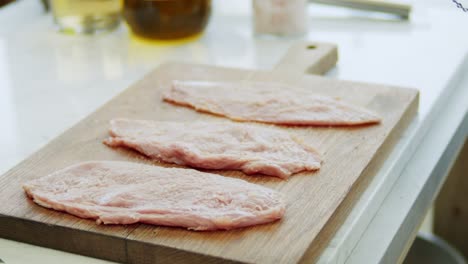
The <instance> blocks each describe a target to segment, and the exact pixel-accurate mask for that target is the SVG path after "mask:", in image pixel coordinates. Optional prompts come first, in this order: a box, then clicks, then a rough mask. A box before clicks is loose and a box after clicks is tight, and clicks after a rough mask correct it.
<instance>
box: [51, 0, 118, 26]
mask: <svg viewBox="0 0 468 264" xmlns="http://www.w3.org/2000/svg"><path fill="white" fill-rule="evenodd" d="M50 4H51V7H52V11H53V14H54V19H55V22H56V23H57V25H58V26H59V28H60V30H61V31H63V32H70V33H85V34H93V33H96V32H101V31H109V30H112V29H115V28H117V26H118V25H119V23H120V17H121V15H120V14H121V10H122V0H50Z"/></svg>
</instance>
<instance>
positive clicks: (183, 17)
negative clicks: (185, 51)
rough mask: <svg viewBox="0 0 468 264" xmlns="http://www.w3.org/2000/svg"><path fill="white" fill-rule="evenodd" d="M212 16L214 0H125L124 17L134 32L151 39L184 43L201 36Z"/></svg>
mask: <svg viewBox="0 0 468 264" xmlns="http://www.w3.org/2000/svg"><path fill="white" fill-rule="evenodd" d="M210 14H211V0H124V7H123V15H124V17H125V19H126V21H127V24H128V25H129V27H130V29H131V30H132V32H133V33H134V34H135V35H136V36H138V37H141V38H144V39H149V40H160V41H161V40H162V41H167V40H181V39H183V38H185V39H187V38H191V37H194V36H196V35H197V34H200V33H201V32H202V31H203V29H204V28H205V26H206V25H207V23H208V20H209V17H210Z"/></svg>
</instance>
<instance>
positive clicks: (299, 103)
mask: <svg viewBox="0 0 468 264" xmlns="http://www.w3.org/2000/svg"><path fill="white" fill-rule="evenodd" d="M163 100H165V101H167V102H171V103H174V104H178V105H184V106H188V107H191V108H194V109H195V110H197V111H200V112H208V113H212V114H216V115H220V116H225V117H227V118H230V119H232V120H236V121H255V122H262V123H270V124H279V125H319V126H352V125H363V124H374V123H379V122H380V121H381V119H380V117H379V116H378V115H377V114H375V113H373V112H371V111H369V110H367V109H365V108H362V107H358V106H353V105H350V104H347V103H344V102H341V101H339V100H336V99H333V98H331V97H326V96H320V95H313V94H309V93H300V92H297V91H293V89H291V88H290V87H288V86H287V85H280V84H274V83H262V82H251V83H243V84H239V83H227V82H226V83H224V82H195V81H193V82H186V81H174V82H173V83H172V86H171V88H170V90H169V91H167V92H166V93H165V94H164V95H163Z"/></svg>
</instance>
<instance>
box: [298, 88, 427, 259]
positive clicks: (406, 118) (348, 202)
mask: <svg viewBox="0 0 468 264" xmlns="http://www.w3.org/2000/svg"><path fill="white" fill-rule="evenodd" d="M418 108H419V92H418V93H417V94H416V96H415V97H414V98H413V101H412V102H411V104H410V105H409V106H408V108H407V109H406V111H405V113H404V114H403V116H402V118H401V119H400V121H399V122H398V123H397V125H396V126H395V127H394V128H393V129H392V131H391V132H390V134H389V136H388V137H387V139H386V140H385V141H384V142H383V143H382V145H381V146H380V147H379V149H378V150H377V152H378V153H380V156H379V157H378V158H374V159H372V160H371V162H369V164H368V165H367V166H366V168H365V169H364V171H363V172H362V174H361V176H360V177H359V179H358V180H357V181H356V182H354V184H353V186H352V187H351V188H350V190H349V191H348V194H346V196H345V199H343V201H342V202H341V204H340V205H339V206H338V208H337V209H336V210H335V212H334V213H333V215H332V216H331V217H330V219H329V220H328V222H327V223H326V224H325V226H324V227H323V228H322V230H321V231H320V233H319V234H318V235H317V237H327V238H328V240H327V241H323V243H312V244H311V246H310V247H309V249H308V250H307V251H306V252H305V254H304V255H303V256H302V258H301V260H300V263H315V262H316V261H317V260H318V258H319V257H320V253H322V252H323V250H324V249H325V248H326V246H327V245H328V244H329V242H330V240H331V239H332V237H333V236H334V235H335V234H336V232H337V231H338V229H339V228H340V225H339V223H343V221H344V220H345V219H346V218H347V216H348V215H349V214H350V212H351V210H352V208H353V207H354V205H355V204H356V202H357V201H358V200H359V198H360V196H361V194H362V192H363V191H364V190H365V189H366V188H367V187H368V186H369V183H370V182H371V181H372V179H373V177H374V175H375V174H376V173H377V172H378V170H379V169H380V168H381V167H382V165H383V163H384V162H385V160H386V159H387V158H388V156H389V155H390V153H391V150H392V149H393V147H394V143H396V142H397V141H398V140H399V139H400V137H401V136H402V135H403V133H404V132H405V131H406V128H407V127H408V126H409V125H410V124H411V122H412V121H413V119H414V117H415V116H416V115H417V113H418ZM352 190H354V191H352ZM324 233H326V234H327V235H326V236H323V234H324Z"/></svg>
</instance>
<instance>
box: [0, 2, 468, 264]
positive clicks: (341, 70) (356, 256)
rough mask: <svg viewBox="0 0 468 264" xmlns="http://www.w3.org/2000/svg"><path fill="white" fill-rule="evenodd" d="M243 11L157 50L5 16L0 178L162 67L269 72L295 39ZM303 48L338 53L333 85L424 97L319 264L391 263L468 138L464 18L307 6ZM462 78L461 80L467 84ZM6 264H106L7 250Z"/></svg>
mask: <svg viewBox="0 0 468 264" xmlns="http://www.w3.org/2000/svg"><path fill="white" fill-rule="evenodd" d="M249 6H250V3H249V1H247V0H242V1H240V0H238V1H221V0H218V1H215V12H214V15H213V17H212V20H211V23H210V25H209V27H208V29H207V31H206V33H205V34H204V35H203V36H202V37H201V38H200V39H198V40H197V41H194V42H190V43H186V44H180V45H176V46H174V45H172V46H171V45H150V44H147V43H142V42H139V41H137V40H135V39H132V38H129V36H128V31H127V29H126V28H125V27H121V28H120V29H119V30H118V31H116V32H112V33H110V34H105V35H100V36H95V37H85V36H68V35H62V34H58V33H57V32H56V31H55V30H54V27H53V23H52V21H51V17H50V16H49V15H47V14H44V13H43V12H42V11H41V8H40V6H39V1H31V0H30V1H20V2H18V3H16V4H12V5H10V6H8V7H7V8H4V9H0V25H2V26H1V27H0V118H1V120H2V121H3V122H2V125H1V129H0V146H1V147H0V160H1V162H0V174H2V173H4V172H6V171H7V170H8V169H10V168H12V167H13V166H14V165H15V164H17V163H18V162H20V161H21V160H23V159H25V158H26V157H27V156H28V155H30V154H31V153H32V152H34V151H35V150H37V149H39V148H40V147H42V146H44V145H45V144H46V143H47V142H48V141H49V140H51V139H52V138H54V137H56V136H57V135H59V134H60V133H61V132H62V131H64V130H65V129H67V128H68V127H70V126H71V125H73V124H75V123H76V122H77V121H78V120H80V119H81V118H83V117H85V116H86V115H88V114H89V113H91V112H93V111H94V110H95V109H96V108H97V107H99V106H100V105H102V104H103V103H104V102H106V101H108V100H109V99H111V98H112V97H113V96H114V95H116V94H117V93H118V92H120V91H122V90H124V89H125V88H126V87H128V86H129V85H130V84H131V83H133V82H134V81H136V80H138V79H139V78H141V77H142V76H143V75H144V74H145V73H147V72H148V71H150V70H151V69H153V68H154V67H156V66H157V65H159V64H160V63H162V62H164V61H167V60H178V61H189V62H198V63H205V64H213V65H222V66H233V67H242V68H260V69H269V68H272V67H273V65H274V64H275V63H276V62H277V61H278V60H279V58H280V57H281V56H282V55H283V54H284V53H285V51H286V50H287V48H288V47H289V46H290V45H291V44H292V43H294V41H296V40H297V39H280V38H256V37H254V36H253V34H252V32H251V20H250V9H249ZM309 11H310V15H311V19H310V21H309V23H310V31H309V33H308V35H307V36H305V37H304V39H309V40H315V41H325V42H334V43H337V44H338V46H339V53H340V60H339V63H338V67H337V68H336V69H334V70H332V71H331V72H330V73H329V74H328V75H329V76H330V77H331V78H338V79H347V80H359V81H366V82H377V83H386V84H393V85H401V86H409V87H415V88H418V89H420V91H421V100H420V108H419V113H418V116H417V118H416V120H414V122H413V123H412V124H411V126H410V128H409V129H408V130H407V131H406V133H405V135H404V137H403V138H402V139H401V140H400V142H399V143H398V145H397V146H396V147H395V149H394V150H393V152H392V154H391V155H390V157H389V158H388V160H387V161H386V162H385V164H384V166H383V168H382V169H381V171H380V172H379V173H378V174H377V175H376V176H375V177H374V179H373V180H372V182H371V183H370V186H369V188H368V189H367V190H366V191H365V192H364V194H363V195H362V197H361V199H360V201H359V202H358V204H357V205H356V206H355V207H354V209H353V211H352V212H351V214H350V216H349V217H348V219H347V220H346V222H345V224H344V225H343V227H342V228H341V229H340V230H339V231H338V233H337V234H336V235H335V238H334V239H333V240H332V242H331V243H330V245H329V246H328V248H327V249H326V250H325V251H324V254H323V255H322V258H321V259H320V261H321V262H323V263H328V262H332V263H344V262H347V263H363V261H365V262H366V263H374V262H379V261H385V262H387V261H390V262H392V261H394V260H396V259H397V258H398V257H399V255H400V254H401V251H402V250H403V249H404V247H403V246H404V244H405V243H407V242H408V241H409V240H411V239H412V236H413V235H414V232H415V230H416V229H417V226H418V225H419V223H420V221H421V220H422V218H423V216H424V214H425V211H426V210H427V207H428V206H430V204H431V202H432V200H433V198H434V197H435V195H436V193H437V190H438V188H439V187H440V184H441V183H442V182H443V179H444V173H443V172H444V169H446V168H447V167H448V166H449V164H450V163H451V162H452V161H453V159H454V156H455V154H456V152H457V149H458V146H459V145H460V142H463V140H464V139H465V138H466V135H467V131H468V121H467V120H466V119H467V118H466V116H467V115H466V113H467V109H468V77H466V76H465V75H466V74H465V75H464V73H467V72H468V59H467V55H468V37H467V36H466V27H467V25H468V14H466V13H463V12H462V11H461V10H459V9H456V8H455V6H454V5H453V3H451V1H435V0H434V1H416V2H415V4H414V12H413V16H412V18H411V20H410V21H396V20H388V19H386V18H387V17H385V16H374V15H372V16H369V15H367V13H364V12H357V11H349V10H346V9H340V8H331V7H321V6H319V5H311V6H310V10H309ZM464 78H465V79H464ZM0 259H3V260H4V261H5V262H6V263H8V264H9V263H31V262H34V263H63V262H64V261H65V260H66V262H67V263H83V262H86V263H104V261H101V260H96V259H89V258H85V257H82V256H78V255H73V254H69V253H65V252H58V251H55V250H51V249H45V248H40V247H36V246H32V245H27V244H22V243H17V242H13V241H8V240H4V239H0Z"/></svg>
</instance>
